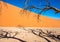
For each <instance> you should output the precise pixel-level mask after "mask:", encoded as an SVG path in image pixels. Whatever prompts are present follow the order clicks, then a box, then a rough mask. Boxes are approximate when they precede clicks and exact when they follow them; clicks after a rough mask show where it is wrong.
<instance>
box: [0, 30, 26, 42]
mask: <svg viewBox="0 0 60 42" xmlns="http://www.w3.org/2000/svg"><path fill="white" fill-rule="evenodd" d="M11 33H12V32H8V31H4V30H0V39H3V38H7V39H9V38H10V39H15V40H18V41H20V42H26V41H24V40H22V39H20V38H17V37H15V36H16V35H17V34H18V32H15V34H14V35H13V36H11V35H12V34H11Z"/></svg>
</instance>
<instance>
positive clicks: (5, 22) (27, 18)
mask: <svg viewBox="0 0 60 42" xmlns="http://www.w3.org/2000/svg"><path fill="white" fill-rule="evenodd" d="M7 7H8V8H7ZM7 7H6V6H5V5H4V3H3V2H2V12H0V13H1V14H0V26H9V27H11V26H14V27H15V26H18V25H19V26H23V27H52V28H54V27H55V28H60V20H55V19H51V18H48V17H45V16H40V20H37V14H35V13H33V12H30V13H29V11H26V10H25V13H22V12H20V11H21V10H23V9H21V8H18V7H16V6H13V5H11V4H7ZM26 13H28V14H29V15H28V14H26ZM38 21H39V22H38Z"/></svg>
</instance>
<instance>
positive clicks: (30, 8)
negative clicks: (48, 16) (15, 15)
mask: <svg viewBox="0 0 60 42" xmlns="http://www.w3.org/2000/svg"><path fill="white" fill-rule="evenodd" d="M30 1H31V0H30ZM44 1H46V2H47V4H46V5H42V4H41V6H45V7H44V8H39V7H36V5H31V6H27V4H28V2H29V0H25V1H24V2H25V3H24V10H29V11H32V9H33V8H34V9H38V10H41V11H40V12H38V15H37V19H38V20H39V17H40V14H42V12H44V11H48V10H54V11H55V13H56V14H57V13H59V12H60V9H58V8H56V7H53V6H51V5H50V4H51V3H50V2H49V0H44ZM24 10H23V12H24Z"/></svg>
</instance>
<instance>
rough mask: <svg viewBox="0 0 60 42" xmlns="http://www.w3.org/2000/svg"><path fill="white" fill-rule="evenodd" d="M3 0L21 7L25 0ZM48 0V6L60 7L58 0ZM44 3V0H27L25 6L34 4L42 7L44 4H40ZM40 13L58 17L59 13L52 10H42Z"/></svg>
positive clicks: (34, 10) (59, 17)
mask: <svg viewBox="0 0 60 42" xmlns="http://www.w3.org/2000/svg"><path fill="white" fill-rule="evenodd" d="M4 1H5V2H7V3H9V4H12V5H14V6H17V7H20V8H23V7H24V1H25V0H4ZM49 1H50V6H53V7H56V8H57V9H60V0H49ZM46 4H47V2H46V1H45V0H29V2H28V4H27V6H31V5H35V6H37V7H39V8H44V7H45V6H41V5H46ZM39 11H40V10H36V9H32V12H35V13H38V12H39ZM41 15H43V16H47V17H49V18H54V19H60V13H57V14H55V11H53V10H48V11H44V12H42V14H41Z"/></svg>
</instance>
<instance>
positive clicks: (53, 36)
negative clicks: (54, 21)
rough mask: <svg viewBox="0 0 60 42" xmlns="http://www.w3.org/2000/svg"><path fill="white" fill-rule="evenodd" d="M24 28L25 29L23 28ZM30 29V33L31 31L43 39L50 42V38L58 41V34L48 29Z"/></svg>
mask: <svg viewBox="0 0 60 42" xmlns="http://www.w3.org/2000/svg"><path fill="white" fill-rule="evenodd" d="M24 30H26V29H24ZM29 30H30V31H31V33H33V34H34V35H36V36H38V37H41V38H43V39H45V40H46V41H47V42H52V40H54V41H56V42H58V41H60V34H54V33H53V32H52V31H48V30H46V32H45V31H43V30H42V29H36V30H35V29H29ZM29 30H26V31H29ZM46 37H48V38H50V39H52V40H49V39H48V38H46Z"/></svg>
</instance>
